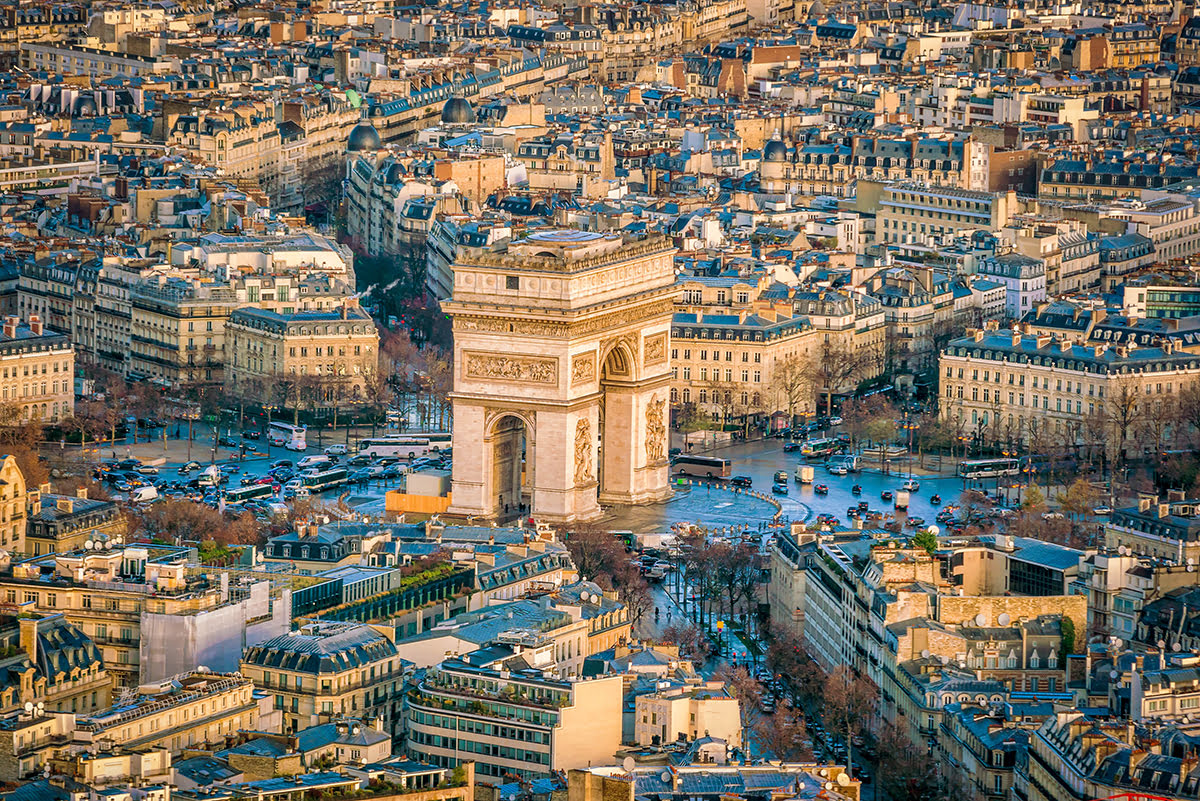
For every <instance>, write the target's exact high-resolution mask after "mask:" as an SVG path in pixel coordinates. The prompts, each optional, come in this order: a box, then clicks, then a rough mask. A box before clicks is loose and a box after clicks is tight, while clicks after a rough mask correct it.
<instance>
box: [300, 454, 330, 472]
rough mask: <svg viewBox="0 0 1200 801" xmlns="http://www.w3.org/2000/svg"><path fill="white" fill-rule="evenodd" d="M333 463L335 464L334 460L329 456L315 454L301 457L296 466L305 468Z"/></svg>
mask: <svg viewBox="0 0 1200 801" xmlns="http://www.w3.org/2000/svg"><path fill="white" fill-rule="evenodd" d="M331 464H333V460H332V459H330V458H329V457H328V456H322V455H320V454H313V455H311V456H305V457H304V458H303V459H301V460H300V461H299V462H298V463H297V464H296V467H297V468H299V469H301V470H303V469H304V468H306V467H325V466H328V465H331Z"/></svg>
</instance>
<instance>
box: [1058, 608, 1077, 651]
mask: <svg viewBox="0 0 1200 801" xmlns="http://www.w3.org/2000/svg"><path fill="white" fill-rule="evenodd" d="M1060 625H1061V629H1060V633H1061V638H1062V652H1063V653H1064V654H1073V653H1075V621H1074V620H1072V619H1071V618H1070V617H1068V616H1067V615H1063V616H1062V620H1061V622H1060Z"/></svg>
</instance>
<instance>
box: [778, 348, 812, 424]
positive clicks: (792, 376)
mask: <svg viewBox="0 0 1200 801" xmlns="http://www.w3.org/2000/svg"><path fill="white" fill-rule="evenodd" d="M816 381H817V379H816V365H815V364H814V363H813V361H812V360H811V359H808V358H805V357H803V356H800V355H799V354H795V353H793V354H790V355H788V356H785V357H784V358H782V359H780V360H779V361H777V362H776V363H775V368H774V370H773V371H772V372H771V383H772V384H773V385H774V389H775V392H776V393H777V396H778V398H779V401H780V406H781V408H782V409H783V410H784V411H786V412H787V415H788V425H795V423H796V415H797V414H798V413H800V412H801V411H802V410H807V409H808V407H809V404H810V402H811V401H812V399H813V394H814V392H815V391H816V386H817V384H816Z"/></svg>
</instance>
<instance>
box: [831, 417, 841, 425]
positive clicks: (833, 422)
mask: <svg viewBox="0 0 1200 801" xmlns="http://www.w3.org/2000/svg"><path fill="white" fill-rule="evenodd" d="M841 424H842V418H841V416H839V415H836V414H835V415H834V416H833V417H830V418H829V425H831V426H840V425H841Z"/></svg>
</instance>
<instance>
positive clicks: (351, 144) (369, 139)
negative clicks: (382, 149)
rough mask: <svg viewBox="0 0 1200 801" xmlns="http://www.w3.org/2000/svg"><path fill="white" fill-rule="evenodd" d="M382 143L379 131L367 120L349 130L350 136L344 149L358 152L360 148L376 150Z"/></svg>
mask: <svg viewBox="0 0 1200 801" xmlns="http://www.w3.org/2000/svg"><path fill="white" fill-rule="evenodd" d="M382 144H383V140H382V139H380V138H379V131H376V130H375V126H374V125H371V124H370V123H369V122H360V123H359V124H358V125H355V126H354V127H353V128H352V129H351V130H350V138H349V139H348V140H347V141H346V150H347V151H349V152H358V151H362V150H378V149H379V146H380V145H382Z"/></svg>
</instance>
